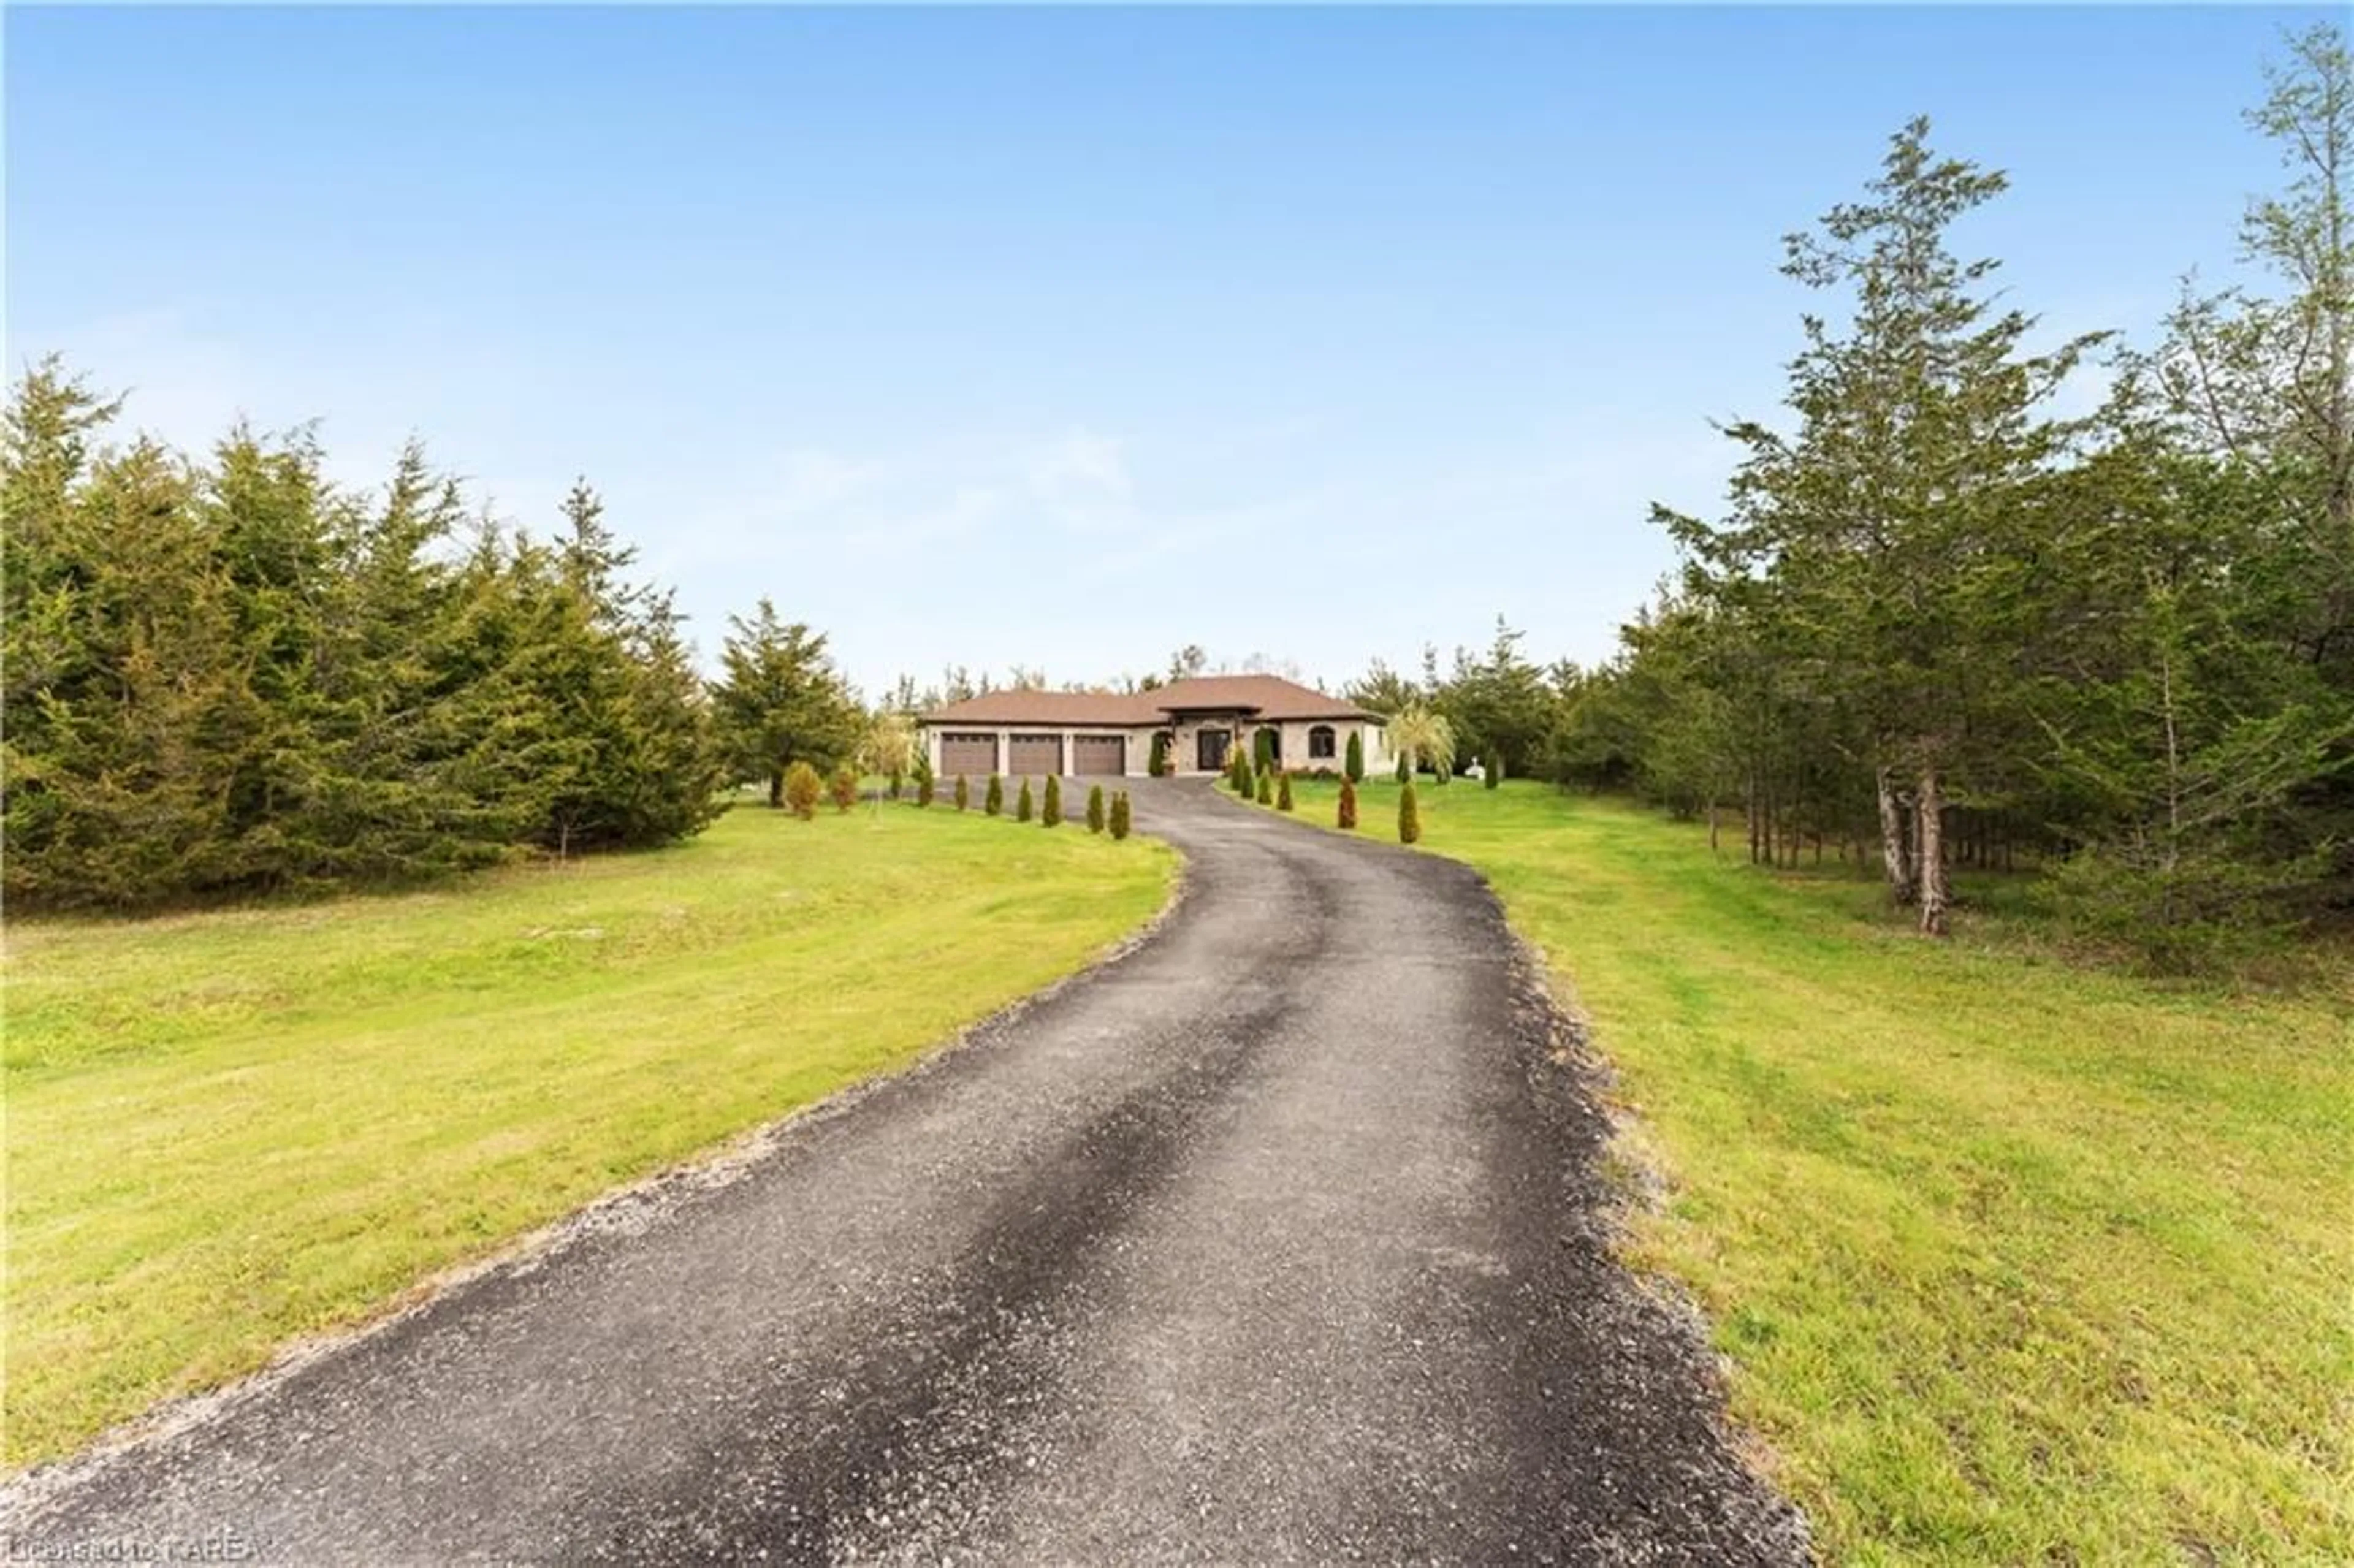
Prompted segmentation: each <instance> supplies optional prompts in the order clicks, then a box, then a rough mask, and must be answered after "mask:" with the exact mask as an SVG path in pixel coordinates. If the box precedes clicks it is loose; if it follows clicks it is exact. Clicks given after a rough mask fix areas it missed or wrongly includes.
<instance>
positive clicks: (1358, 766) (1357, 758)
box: [1346, 729, 1365, 784]
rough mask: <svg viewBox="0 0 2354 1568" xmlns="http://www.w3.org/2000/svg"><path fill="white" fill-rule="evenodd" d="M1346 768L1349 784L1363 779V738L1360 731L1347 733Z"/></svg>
mask: <svg viewBox="0 0 2354 1568" xmlns="http://www.w3.org/2000/svg"><path fill="white" fill-rule="evenodd" d="M1346 766H1347V777H1348V780H1349V782H1350V783H1352V784H1354V783H1356V782H1358V781H1359V780H1360V779H1363V778H1364V776H1365V737H1364V735H1363V732H1362V731H1359V730H1353V729H1352V730H1351V731H1350V732H1349V756H1348V761H1347V765H1346Z"/></svg>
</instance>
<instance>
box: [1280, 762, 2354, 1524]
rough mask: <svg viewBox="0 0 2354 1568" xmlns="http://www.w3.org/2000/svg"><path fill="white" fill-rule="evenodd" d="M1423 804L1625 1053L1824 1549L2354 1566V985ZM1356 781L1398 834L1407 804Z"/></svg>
mask: <svg viewBox="0 0 2354 1568" xmlns="http://www.w3.org/2000/svg"><path fill="white" fill-rule="evenodd" d="M1336 791H1337V786H1334V785H1331V784H1308V785H1303V786H1300V787H1299V813H1300V815H1301V817H1302V818H1303V819H1304V820H1307V821H1315V822H1320V823H1323V824H1326V825H1330V824H1331V822H1332V821H1333V797H1334V795H1335V793H1336ZM1418 793H1419V800H1420V801H1421V804H1422V806H1423V822H1424V828H1425V838H1424V848H1426V849H1427V850H1431V851H1435V852H1437V853H1442V854H1448V855H1453V856H1456V857H1458V858H1460V859H1463V860H1465V861H1468V862H1469V863H1472V864H1474V865H1476V866H1478V867H1479V869H1480V870H1481V871H1483V872H1484V873H1486V874H1487V875H1488V876H1489V878H1490V880H1491V881H1492V882H1493V883H1494V885H1496V887H1497V889H1498V891H1499V892H1500V894H1501V895H1502V896H1503V899H1504V903H1505V906H1506V907H1507V909H1508V910H1509V912H1510V914H1511V919H1512V922H1513V924H1514V926H1515V927H1518V928H1519V929H1520V930H1521V931H1522V932H1523V933H1524V934H1526V935H1527V936H1528V937H1530V938H1532V939H1533V940H1534V941H1535V942H1536V943H1537V944H1538V945H1539V946H1540V947H1542V948H1543V950H1544V952H1545V955H1546V957H1547V959H1549V960H1550V963H1551V967H1552V970H1553V977H1554V986H1555V990H1556V992H1557V994H1559V995H1561V996H1562V997H1563V999H1564V1001H1570V1002H1572V1003H1574V1004H1575V1006H1576V1007H1578V1008H1579V1009H1581V1010H1582V1011H1583V1012H1584V1013H1585V1015H1586V1017H1587V1018H1588V1019H1589V1021H1590V1022H1591V1024H1592V1027H1593V1030H1594V1034H1595V1038H1596V1043H1597V1044H1598V1046H1599V1047H1600V1049H1601V1051H1602V1053H1603V1054H1605V1055H1606V1056H1607V1057H1608V1058H1609V1060H1610V1061H1611V1062H1612V1063H1613V1064H1615V1065H1616V1066H1617V1071H1618V1073H1619V1075H1620V1080H1621V1082H1620V1090H1621V1093H1622V1094H1623V1097H1625V1099H1626V1100H1627V1101H1628V1103H1629V1104H1630V1105H1631V1106H1632V1107H1633V1108H1635V1109H1636V1110H1637V1111H1638V1113H1639V1115H1640V1117H1641V1123H1640V1128H1639V1131H1638V1134H1637V1135H1636V1136H1637V1137H1638V1139H1642V1140H1643V1141H1644V1142H1645V1143H1646V1144H1648V1145H1649V1147H1648V1148H1645V1149H1642V1150H1640V1151H1639V1152H1641V1153H1642V1154H1643V1155H1644V1157H1645V1158H1647V1159H1648V1160H1649V1161H1650V1162H1651V1163H1652V1164H1653V1165H1654V1166H1655V1167H1657V1168H1659V1169H1660V1170H1662V1171H1664V1173H1665V1174H1666V1175H1667V1177H1668V1178H1669V1182H1670V1189H1669V1195H1668V1197H1667V1199H1666V1201H1665V1202H1664V1204H1662V1205H1661V1206H1660V1207H1659V1208H1658V1209H1657V1210H1656V1211H1654V1212H1652V1213H1649V1214H1648V1215H1647V1216H1646V1217H1644V1218H1643V1219H1642V1220H1641V1221H1640V1222H1639V1227H1640V1228H1639V1231H1638V1234H1637V1235H1636V1236H1635V1237H1634V1238H1632V1241H1631V1244H1630V1246H1631V1250H1632V1252H1633V1254H1634V1255H1635V1257H1636V1260H1637V1261H1638V1263H1640V1264H1642V1265H1644V1266H1649V1267H1653V1268H1657V1269H1659V1270H1661V1271H1664V1272H1666V1273H1668V1274H1670V1275H1672V1276H1673V1277H1676V1278H1678V1279H1680V1280H1681V1281H1682V1282H1683V1283H1684V1284H1685V1285H1686V1286H1687V1287H1689V1288H1690V1289H1691V1291H1692V1292H1693V1294H1694V1295H1695V1296H1696V1297H1697V1298H1699V1300H1700V1301H1701V1302H1702V1305H1703V1306H1704V1307H1705V1308H1706V1309H1707V1311H1708V1313H1709V1316H1710V1319H1711V1322H1712V1325H1713V1330H1714V1333H1715V1336H1716V1341H1717V1344H1718V1346H1719V1348H1720V1349H1722V1350H1723V1351H1724V1352H1726V1353H1727V1354H1728V1355H1729V1356H1730V1357H1732V1358H1733V1360H1734V1363H1735V1367H1736V1370H1735V1372H1734V1381H1733V1393H1734V1408H1735V1411H1736V1413H1737V1414H1738V1415H1739V1416H1740V1417H1741V1418H1742V1419H1743V1420H1744V1422H1745V1423H1746V1424H1747V1425H1750V1426H1751V1427H1752V1428H1753V1429H1754V1430H1755V1431H1756V1432H1757V1433H1759V1434H1761V1435H1762V1436H1764V1438H1765V1441H1766V1443H1767V1445H1768V1446H1769V1447H1770V1448H1771V1450H1772V1457H1771V1458H1770V1460H1769V1463H1770V1465H1771V1467H1772V1468H1773V1469H1774V1472H1775V1473H1776V1476H1777V1478H1779V1479H1780V1480H1781V1482H1782V1483H1783V1484H1784V1485H1785V1486H1786V1487H1787V1489H1789V1490H1790V1491H1791V1492H1792V1493H1793V1494H1794V1495H1795V1496H1796V1497H1797V1499H1798V1500H1799V1501H1800V1502H1801V1503H1802V1504H1803V1505H1804V1506H1805V1507H1806V1509H1807V1510H1808V1512H1809V1514H1810V1515H1811V1516H1812V1517H1813V1520H1814V1521H1815V1526H1816V1531H1817V1535H1818V1540H1819V1542H1820V1544H1821V1545H1822V1546H1823V1547H1824V1549H1825V1551H1826V1553H1827V1555H1829V1557H1831V1558H1833V1559H1834V1560H1838V1561H1843V1562H1855V1563H1919V1562H1952V1563H2045V1562H2064V1563H2110V1562H2152V1563H2162V1562H2183V1561H2190V1562H2206V1561H2211V1560H2220V1561H2226V1562H2249V1563H2323V1562H2348V1561H2354V973H2350V972H2349V969H2348V967H2346V966H2344V965H2342V964H2340V965H2338V966H2336V968H2335V972H2336V974H2337V976H2338V981H2339V983H2338V985H2337V986H2336V987H2335V988H2334V989H2332V990H2314V991H2306V992H2303V993H2300V994H2297V995H2294V996H2287V995H2277V996H2266V995H2257V994H2247V993H2242V992H2233V991H2228V990H2223V989H2203V990H2202V989H2187V988H2183V987H2159V986H2157V985H2154V984H2152V983H2150V982H2147V981H2141V980H2133V979H2129V978H2126V977H2123V976H2120V975H2116V974H2111V973H2103V972H2094V971H2089V970H2086V969H2077V968H2072V967H2070V966H2068V965H2066V964H2063V963H2061V962H2058V961H2055V960H2053V959H2051V958H2050V957H2049V956H2048V955H2046V954H2044V953H2042V952H2041V949H2040V948H2039V945H2038V944H2037V943H2036V941H2035V940H2034V939H2033V936H2032V933H2031V932H2027V931H2023V930H2021V929H2020V928H2018V927H2012V926H2009V925H2007V924H2005V923H2002V922H1999V921H1994V920H1990V919H1988V918H1986V917H1983V916H1980V917H1976V918H1973V917H1971V916H1968V915H1967V914H1965V916H1963V918H1962V919H1961V920H1960V922H1959V930H1958V933H1957V935H1956V938H1954V939H1952V940H1951V941H1948V942H1946V943H1943V944H1933V943H1925V942H1922V941H1920V940H1918V939H1917V938H1912V937H1910V936H1909V935H1905V934H1903V930H1902V928H1901V927H1899V926H1898V925H1896V924H1895V923H1893V921H1892V920H1891V918H1890V917H1889V916H1888V914H1887V913H1886V911H1885V910H1884V909H1883V908H1882V895H1881V893H1880V891H1879V889H1878V887H1877V885H1875V884H1872V883H1871V882H1870V881H1868V880H1863V879H1852V878H1849V877H1846V876H1843V875H1841V874H1839V873H1838V872H1837V871H1836V869H1833V870H1831V871H1827V872H1825V873H1822V874H1815V873H1812V872H1809V873H1807V874H1796V873H1778V874H1777V873H1768V872H1761V871H1756V870H1753V869H1752V868H1750V867H1749V866H1748V865H1747V864H1746V863H1745V862H1744V859H1743V858H1742V857H1741V856H1740V855H1738V854H1737V853H1735V854H1733V855H1728V856H1727V857H1726V858H1725V859H1724V860H1722V861H1720V860H1717V859H1716V858H1714V857H1713V856H1712V855H1711V853H1709V850H1708V846H1707V836H1706V833H1705V831H1704V830H1701V829H1697V828H1693V827H1690V826H1686V825H1681V824H1675V823H1670V822H1668V821H1663V820H1661V819H1660V818H1659V817H1657V816H1655V815H1652V814H1649V813H1647V812H1643V811H1640V810H1635V809H1633V808H1630V807H1628V806H1625V805H1620V804H1616V803H1611V802H1605V801H1596V800H1587V799H1585V798H1571V797H1564V796H1562V795H1560V794H1557V793H1555V792H1553V791H1552V790H1550V789H1545V788H1543V787H1542V786H1538V785H1534V784H1522V783H1511V784H1507V785H1506V786H1505V787H1504V788H1503V789H1499V790H1495V791H1489V790H1485V789H1479V787H1478V786H1477V785H1475V784H1470V783H1468V782H1464V781H1458V782H1456V783H1454V784H1451V785H1449V786H1447V788H1445V789H1434V788H1431V787H1429V786H1428V785H1427V784H1426V785H1425V787H1424V788H1422V789H1420V790H1419V792H1418ZM1361 822H1362V826H1361V828H1360V832H1362V833H1363V834H1364V835H1365V836H1368V837H1379V838H1383V839H1385V840H1388V841H1391V842H1394V841H1395V838H1396V827H1397V791H1396V788H1395V786H1394V785H1392V784H1389V783H1387V782H1384V783H1379V784H1371V785H1368V786H1367V787H1366V788H1365V789H1363V814H1362V817H1361ZM1963 891H1964V892H1965V894H1966V895H1967V893H1968V892H1970V891H1971V889H1970V887H1969V886H1968V885H1967V884H1966V885H1965V887H1964V889H1963ZM2210 1554H2212V1555H2210Z"/></svg>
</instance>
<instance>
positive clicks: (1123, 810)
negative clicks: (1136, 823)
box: [1111, 789, 1130, 839]
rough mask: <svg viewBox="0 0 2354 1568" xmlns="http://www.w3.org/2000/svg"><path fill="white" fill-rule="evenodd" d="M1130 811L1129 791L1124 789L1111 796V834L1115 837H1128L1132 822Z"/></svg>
mask: <svg viewBox="0 0 2354 1568" xmlns="http://www.w3.org/2000/svg"><path fill="white" fill-rule="evenodd" d="M1129 824H1130V818H1129V803H1128V791H1127V790H1125V789H1122V790H1120V791H1119V793H1117V794H1115V795H1114V796H1112V798H1111V836H1112V837H1113V838H1115V839H1124V838H1126V837H1128V833H1129Z"/></svg>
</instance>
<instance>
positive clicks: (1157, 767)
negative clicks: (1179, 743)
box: [1096, 729, 1169, 789]
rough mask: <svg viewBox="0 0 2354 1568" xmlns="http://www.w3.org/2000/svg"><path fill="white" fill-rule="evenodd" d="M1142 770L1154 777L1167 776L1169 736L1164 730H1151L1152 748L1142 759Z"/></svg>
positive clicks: (1100, 786)
mask: <svg viewBox="0 0 2354 1568" xmlns="http://www.w3.org/2000/svg"><path fill="white" fill-rule="evenodd" d="M1144 770H1145V771H1146V772H1147V773H1150V775H1152V777H1154V778H1155V779H1165V778H1167V777H1168V776H1169V736H1168V735H1167V734H1166V733H1165V732H1163V731H1161V730H1157V729H1156V730H1154V731H1153V732H1152V750H1151V752H1150V755H1148V756H1147V757H1146V758H1145V759H1144ZM1096 788H1097V789H1102V788H1103V786H1102V785H1100V784H1098V785H1097V786H1096Z"/></svg>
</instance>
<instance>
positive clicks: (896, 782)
mask: <svg viewBox="0 0 2354 1568" xmlns="http://www.w3.org/2000/svg"><path fill="white" fill-rule="evenodd" d="M906 786H907V775H906V774H904V773H902V772H900V771H899V770H898V769H897V768H893V769H891V777H890V779H889V780H888V781H887V788H888V790H889V793H890V796H891V799H893V800H897V799H898V798H899V791H900V790H901V789H904V788H906Z"/></svg>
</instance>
